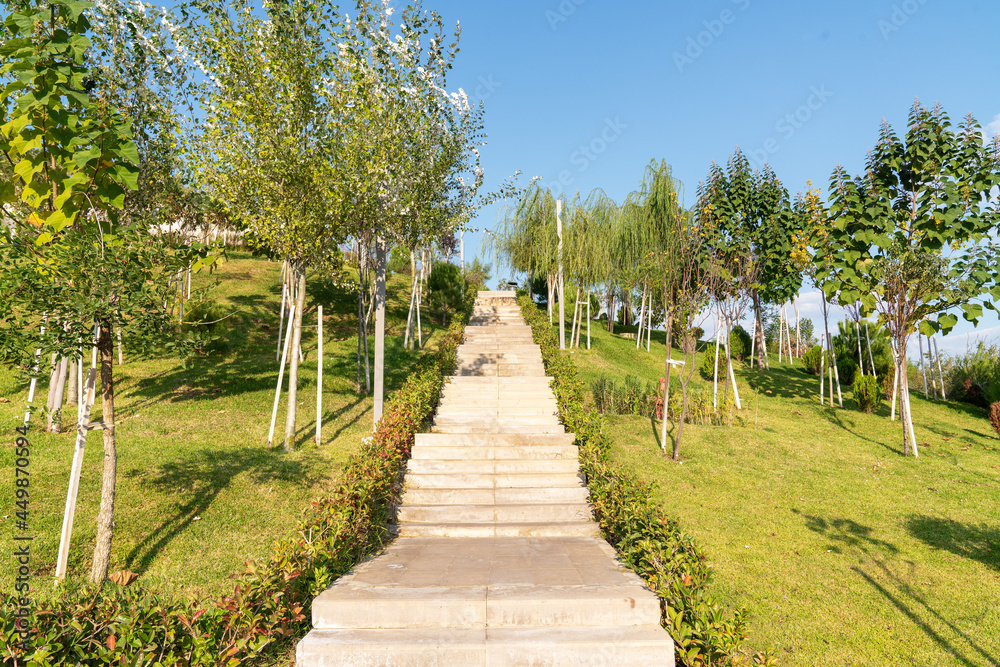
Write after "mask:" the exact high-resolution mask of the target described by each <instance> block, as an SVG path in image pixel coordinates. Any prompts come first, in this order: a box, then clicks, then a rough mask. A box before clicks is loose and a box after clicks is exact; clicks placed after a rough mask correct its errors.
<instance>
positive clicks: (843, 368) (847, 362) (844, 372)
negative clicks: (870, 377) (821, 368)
mask: <svg viewBox="0 0 1000 667" xmlns="http://www.w3.org/2000/svg"><path fill="white" fill-rule="evenodd" d="M837 377H838V378H840V384H841V385H843V386H845V387H846V386H847V385H849V384H854V378H855V377H861V373H859V372H858V362H856V361H854V359H837Z"/></svg>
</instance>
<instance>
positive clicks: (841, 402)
mask: <svg viewBox="0 0 1000 667" xmlns="http://www.w3.org/2000/svg"><path fill="white" fill-rule="evenodd" d="M827 342H828V343H829V344H830V367H831V368H832V369H833V378H834V380H836V381H837V403H838V404H839V405H840V407H844V395H843V393H841V391H840V369H839V368H837V355H836V354H835V353H834V351H833V337H832V336H830V334H827ZM830 402H831V403H833V390H832V389H831V390H830Z"/></svg>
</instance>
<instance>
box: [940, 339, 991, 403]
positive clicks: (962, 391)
mask: <svg viewBox="0 0 1000 667" xmlns="http://www.w3.org/2000/svg"><path fill="white" fill-rule="evenodd" d="M948 361H949V363H947V364H946V365H947V366H950V367H951V368H950V369H949V371H948V377H947V380H946V383H947V385H948V396H949V397H952V398H955V399H957V400H960V401H965V402H967V403H972V404H973V405H979V406H980V407H984V408H985V407H988V406H990V405H991V404H993V403H995V402H996V401H1000V348H998V347H997V346H996V345H990V346H989V347H987V346H986V345H984V344H983V343H982V342H980V343H979V345H977V346H976V349H975V350H972V351H970V352H967V353H965V354H964V355H962V356H960V357H952V358H950V359H949V360H948Z"/></svg>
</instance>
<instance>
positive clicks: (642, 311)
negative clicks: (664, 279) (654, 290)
mask: <svg viewBox="0 0 1000 667" xmlns="http://www.w3.org/2000/svg"><path fill="white" fill-rule="evenodd" d="M648 289H649V287H648V285H647V283H643V284H642V302H641V305H640V306H639V328H638V329H636V332H635V349H637V350H638V349H639V347H640V346H641V345H642V327H643V325H644V324H645V323H646V291H647V290H648Z"/></svg>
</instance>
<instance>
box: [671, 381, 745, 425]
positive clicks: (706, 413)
mask: <svg viewBox="0 0 1000 667" xmlns="http://www.w3.org/2000/svg"><path fill="white" fill-rule="evenodd" d="M683 399H684V397H683V395H682V394H681V388H680V385H679V384H678V385H677V386H676V387H674V386H673V383H671V387H670V405H669V411H668V412H667V416H668V417H670V419H671V420H672V421H674V422H676V421H677V420H678V419H680V416H681V401H682V400H683ZM715 402H716V401H715V400H713V398H712V388H711V387H694V386H690V385H689V386H688V403H687V414H686V415H685V418H684V423H686V424H701V425H703V426H733V425H735V424H737V423H738V422H739V417H737V414H736V400H735V398H734V397H733V393H732V392H724V391H722V389H721V387H720V389H719V393H718V398H717V402H718V406H716V405H715Z"/></svg>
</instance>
